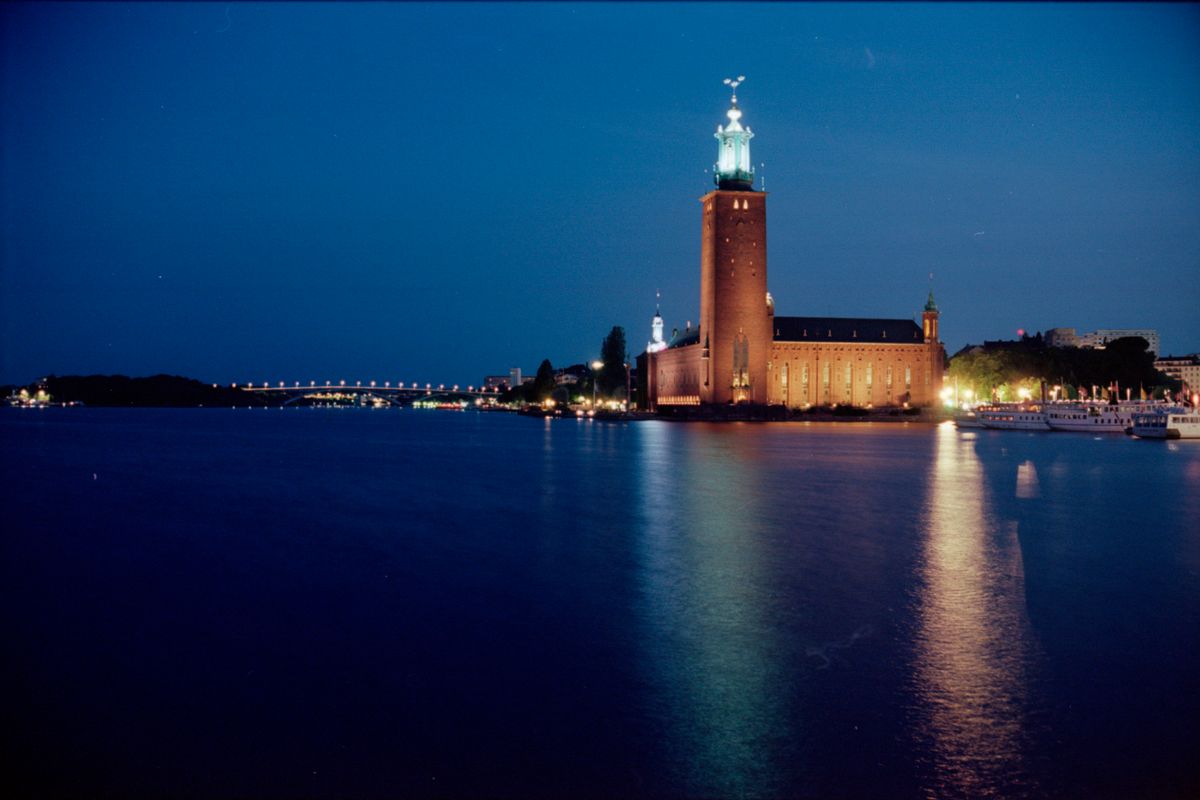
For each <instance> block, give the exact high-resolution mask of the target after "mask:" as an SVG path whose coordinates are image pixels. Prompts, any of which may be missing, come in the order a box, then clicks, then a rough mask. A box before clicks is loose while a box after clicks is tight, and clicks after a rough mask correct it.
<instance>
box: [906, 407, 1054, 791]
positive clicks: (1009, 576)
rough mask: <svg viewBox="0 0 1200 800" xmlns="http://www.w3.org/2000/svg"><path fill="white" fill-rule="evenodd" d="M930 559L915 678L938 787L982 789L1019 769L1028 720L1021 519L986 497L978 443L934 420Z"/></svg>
mask: <svg viewBox="0 0 1200 800" xmlns="http://www.w3.org/2000/svg"><path fill="white" fill-rule="evenodd" d="M936 437H937V445H936V457H935V459H934V462H933V464H932V465H931V467H930V476H929V488H928V500H927V504H926V521H925V528H926V531H927V536H926V540H925V543H924V548H923V549H924V557H923V569H922V570H921V575H920V579H921V580H920V584H919V588H917V590H916V591H917V596H916V598H915V603H914V604H915V614H916V620H917V622H916V626H917V631H916V637H915V642H914V646H915V663H914V665H913V673H912V681H913V688H914V696H915V699H916V700H917V701H918V704H917V706H916V708H915V709H914V711H915V714H916V717H917V718H918V719H919V720H920V723H919V725H918V726H917V729H916V731H915V734H916V736H917V737H920V738H927V739H928V740H929V745H930V746H929V749H928V752H929V754H930V755H929V759H928V760H930V761H931V762H932V763H931V764H929V765H928V766H929V769H928V770H927V771H926V775H925V777H926V779H927V781H928V783H927V785H926V789H927V791H928V793H929V794H930V795H931V796H945V795H951V796H962V797H981V796H991V795H994V794H995V790H996V787H998V786H1007V787H1008V789H1007V791H1006V793H1007V794H1008V795H1009V796H1011V794H1012V792H1013V791H1014V789H1015V788H1016V786H1020V785H1021V784H1022V783H1023V782H1024V783H1025V786H1024V787H1023V788H1024V790H1025V791H1027V792H1032V791H1034V787H1033V786H1031V785H1029V783H1028V781H1022V777H1023V776H1024V775H1025V774H1026V773H1027V770H1026V767H1025V765H1024V764H1023V754H1022V749H1023V748H1022V746H1023V741H1022V727H1023V724H1024V718H1025V708H1024V707H1025V704H1026V697H1025V694H1026V686H1027V685H1028V680H1029V676H1028V675H1027V671H1028V668H1029V667H1028V665H1029V661H1030V650H1031V648H1032V644H1031V642H1032V637H1031V633H1030V627H1029V620H1028V617H1027V615H1026V610H1025V594H1024V592H1025V586H1024V580H1025V576H1024V565H1023V563H1022V557H1021V549H1020V544H1019V541H1018V536H1019V534H1020V531H1019V530H1018V523H1017V522H1016V521H1003V520H998V519H997V518H996V515H994V514H993V513H992V511H991V509H990V508H989V498H988V492H987V490H986V487H985V484H984V480H983V477H984V476H983V469H982V466H981V465H980V463H979V459H978V458H977V457H976V454H975V449H974V444H973V443H972V442H970V441H964V440H962V439H961V438H960V437H959V435H958V432H957V431H956V430H955V429H954V427H953V426H952V425H949V424H946V425H941V426H940V427H939V428H938V430H937V434H936ZM1036 474H1037V473H1036V470H1035V468H1034V467H1033V464H1032V463H1031V462H1029V461H1026V462H1023V463H1022V464H1020V465H1019V466H1018V468H1017V478H1016V480H1017V496H1018V497H1021V498H1031V497H1035V496H1036V494H1037V492H1036V485H1037V478H1036Z"/></svg>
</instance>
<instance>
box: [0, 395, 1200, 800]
mask: <svg viewBox="0 0 1200 800" xmlns="http://www.w3.org/2000/svg"><path fill="white" fill-rule="evenodd" d="M0 446H2V449H3V458H2V459H0V481H2V482H0V486H2V490H3V506H2V509H0V510H2V517H3V524H4V536H3V558H2V560H0V570H2V572H0V581H2V583H0V585H2V587H3V604H2V605H0V614H2V620H3V630H4V635H5V645H6V647H5V657H4V673H5V675H4V687H5V691H6V695H7V696H6V698H5V718H6V723H7V724H6V729H7V733H8V736H9V737H10V738H11V741H10V743H9V744H8V745H7V747H6V750H7V754H8V759H7V760H8V761H9V762H10V763H11V764H12V765H14V766H11V767H9V768H8V770H7V772H6V775H5V783H6V785H8V786H14V785H18V786H24V787H27V788H28V787H33V788H34V790H33V791H32V792H29V791H26V792H25V793H23V794H22V796H33V795H35V794H37V795H43V796H56V795H64V794H70V795H75V796H104V795H109V796H120V797H128V796H146V795H156V796H164V797H167V796H169V797H187V796H200V797H251V796H253V797H411V796H430V795H446V796H493V797H494V796H512V797H564V798H566V797H580V796H612V797H643V796H647V797H653V796H671V797H674V796H704V797H803V796H811V797H887V798H909V797H913V798H917V797H938V798H957V797H962V798H968V797H972V798H973V797H1006V798H1007V797H1114V798H1116V797H1121V798H1126V797H1196V796H1200V442H1181V443H1172V444H1168V443H1163V442H1144V441H1134V440H1128V439H1126V438H1124V437H1109V438H1103V439H1095V438H1090V437H1087V436H1074V435H1069V434H1024V433H1017V432H983V431H980V432H959V431H956V430H954V429H953V428H952V427H946V426H943V427H936V428H935V427H931V426H916V425H914V426H907V425H844V426H838V425H831V424H825V425H821V424H775V425H747V424H732V425H718V426H712V425H701V424H695V425H683V424H670V423H656V422H647V423H637V424H631V425H607V424H596V423H588V422H576V421H574V420H571V421H562V420H559V421H548V420H532V419H526V418H517V417H512V416H507V415H484V414H451V413H444V412H419V411H412V410H404V411H392V410H383V411H354V410H291V409H289V410H278V409H272V410H246V409H243V410H232V411H231V410H207V411H206V410H164V411H152V410H132V411H118V410H103V409H66V410H44V411H37V410H5V411H2V412H0Z"/></svg>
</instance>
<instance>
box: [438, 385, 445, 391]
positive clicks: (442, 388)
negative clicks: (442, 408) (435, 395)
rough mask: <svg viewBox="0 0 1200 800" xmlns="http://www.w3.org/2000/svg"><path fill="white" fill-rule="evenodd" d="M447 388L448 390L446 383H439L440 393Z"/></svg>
mask: <svg viewBox="0 0 1200 800" xmlns="http://www.w3.org/2000/svg"><path fill="white" fill-rule="evenodd" d="M445 388H446V384H444V383H439V384H438V391H439V392H440V391H443V390H444V389H445Z"/></svg>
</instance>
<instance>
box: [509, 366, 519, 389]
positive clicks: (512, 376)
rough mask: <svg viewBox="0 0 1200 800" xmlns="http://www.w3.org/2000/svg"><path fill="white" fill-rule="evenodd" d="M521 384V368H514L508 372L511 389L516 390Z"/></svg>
mask: <svg viewBox="0 0 1200 800" xmlns="http://www.w3.org/2000/svg"><path fill="white" fill-rule="evenodd" d="M521 383H522V381H521V368H520V367H513V368H512V369H510V370H509V371H508V386H509V388H510V389H515V388H516V387H518V386H520V385H521Z"/></svg>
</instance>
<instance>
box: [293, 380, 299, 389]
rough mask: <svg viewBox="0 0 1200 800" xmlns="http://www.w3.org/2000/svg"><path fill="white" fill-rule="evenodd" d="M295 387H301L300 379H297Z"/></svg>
mask: <svg viewBox="0 0 1200 800" xmlns="http://www.w3.org/2000/svg"><path fill="white" fill-rule="evenodd" d="M293 388H295V389H299V388H300V381H296V385H295V386H294V387H293Z"/></svg>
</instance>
